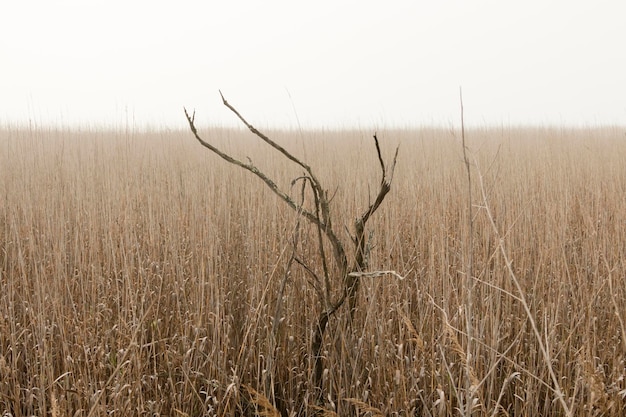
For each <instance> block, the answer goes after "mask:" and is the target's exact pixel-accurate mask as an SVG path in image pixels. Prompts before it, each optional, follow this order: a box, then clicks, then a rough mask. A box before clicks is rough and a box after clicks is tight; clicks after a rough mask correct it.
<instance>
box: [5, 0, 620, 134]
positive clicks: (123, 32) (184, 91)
mask: <svg viewBox="0 0 626 417" xmlns="http://www.w3.org/2000/svg"><path fill="white" fill-rule="evenodd" d="M459 87H462V89H463V101H464V106H465V117H466V122H467V123H468V124H474V125H501V124H505V125H509V124H519V123H522V124H527V123H532V124H541V125H543V124H573V125H581V124H582V125H596V124H607V123H610V124H622V125H626V2H625V1H623V0H614V1H609V0H594V1H591V0H588V1H578V0H568V1H565V0H558V1H550V0H527V1H503V0H497V1H496V0H490V1H487V0H465V1H463V0H440V1H432V0H429V1H421V0H420V1H416V0H412V1H409V0H407V1H400V0H388V1H384V2H383V1H380V0H378V1H363V0H361V1H341V0H333V1H330V0H318V1H314V2H313V1H312V2H306V3H305V2H299V1H294V0H291V1H287V0H265V1H252V0H239V1H227V0H222V1H199V0H182V1H159V0H150V1H147V0H123V1H122V0H106V1H99V0H80V1H79V0H57V1H55V0H20V1H17V0H16V1H3V2H2V6H1V8H0V124H6V123H24V122H28V121H29V120H30V121H33V122H36V123H38V124H61V125H75V124H81V125H91V126H93V125H104V126H108V127H116V126H120V125H123V124H125V123H133V124H134V125H136V126H138V127H143V126H146V125H150V126H154V127H182V126H184V115H183V113H182V108H183V106H186V107H188V108H190V109H193V108H195V109H196V111H197V120H198V121H199V122H200V123H201V124H203V125H208V124H217V125H236V120H235V119H234V116H233V115H232V114H230V113H229V112H228V110H227V109H226V108H225V107H223V106H222V105H221V102H220V98H219V93H218V90H219V89H221V90H222V92H223V93H224V95H225V96H226V98H227V99H228V100H229V101H230V102H231V103H232V104H234V105H235V106H236V107H237V108H238V109H239V110H240V111H241V112H242V113H243V114H244V116H246V117H247V118H248V119H249V121H251V122H252V123H253V124H257V125H259V126H280V127H291V128H293V127H297V126H298V124H300V125H302V126H303V127H310V126H316V127H346V128H348V127H369V126H424V125H432V124H436V125H444V126H448V125H457V124H458V120H459Z"/></svg>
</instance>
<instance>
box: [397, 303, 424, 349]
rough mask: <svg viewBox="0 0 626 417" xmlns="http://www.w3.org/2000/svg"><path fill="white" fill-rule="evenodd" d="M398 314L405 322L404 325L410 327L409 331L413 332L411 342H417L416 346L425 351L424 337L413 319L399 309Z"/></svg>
mask: <svg viewBox="0 0 626 417" xmlns="http://www.w3.org/2000/svg"><path fill="white" fill-rule="evenodd" d="M398 314H399V315H400V318H401V319H402V322H403V323H404V325H405V326H406V327H407V329H409V333H410V334H411V338H410V339H409V340H410V341H411V342H413V343H415V346H416V347H417V348H418V349H419V350H420V351H421V352H423V351H424V340H423V339H422V337H421V336H420V335H419V333H418V332H417V329H416V328H415V326H414V325H413V323H412V322H411V319H409V318H408V317H407V316H406V315H404V314H403V313H402V312H400V311H398Z"/></svg>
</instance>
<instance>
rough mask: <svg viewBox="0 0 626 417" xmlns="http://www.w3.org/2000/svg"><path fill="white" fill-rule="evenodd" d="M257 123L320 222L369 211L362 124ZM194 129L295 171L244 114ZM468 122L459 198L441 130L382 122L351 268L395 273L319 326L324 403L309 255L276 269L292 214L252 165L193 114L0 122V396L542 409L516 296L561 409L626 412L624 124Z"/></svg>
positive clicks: (356, 410)
mask: <svg viewBox="0 0 626 417" xmlns="http://www.w3.org/2000/svg"><path fill="white" fill-rule="evenodd" d="M269 133H270V134H271V135H272V138H273V139H275V140H276V141H277V142H279V143H281V144H283V145H285V146H286V147H289V149H290V150H292V151H293V153H294V154H296V155H297V156H299V157H301V158H302V159H303V160H305V161H307V162H308V163H309V164H310V165H311V166H312V167H314V169H315V170H316V171H317V172H318V173H319V176H320V177H322V178H320V180H322V181H323V182H324V183H325V184H335V185H336V186H337V190H336V195H335V198H334V199H333V208H332V210H333V215H334V216H335V221H336V222H341V223H344V224H346V225H349V224H351V223H352V221H353V219H351V218H350V215H351V214H352V213H358V212H360V211H361V210H362V209H363V208H365V207H367V205H368V203H369V202H370V201H369V200H368V198H371V197H373V196H371V195H370V194H371V193H373V192H375V191H374V190H375V189H376V185H377V184H378V181H379V180H380V178H379V175H380V173H379V171H378V165H377V163H378V162H377V160H376V154H375V152H373V151H372V146H373V145H372V142H371V133H372V132H360V131H313V132H285V131H274V132H269ZM202 134H203V136H204V137H205V138H207V139H210V140H212V141H216V142H217V143H219V144H220V145H221V146H222V147H224V148H225V149H226V150H228V151H229V152H232V153H234V154H236V155H239V156H241V157H242V158H245V157H246V156H249V157H251V158H252V159H253V161H254V162H255V164H256V165H258V166H259V167H262V168H263V169H264V170H266V172H267V173H268V174H271V176H272V177H273V178H278V179H279V181H281V184H280V185H281V186H283V187H284V188H287V189H288V188H289V186H290V182H291V180H292V179H293V178H295V177H297V176H299V175H300V174H301V173H300V172H298V171H297V170H294V169H292V168H291V167H289V166H288V165H287V164H285V163H284V161H283V160H282V159H281V158H280V157H278V156H277V155H275V154H273V153H272V152H271V151H269V150H267V149H266V148H265V147H263V146H261V144H260V143H259V142H258V141H257V140H256V138H255V137H254V136H252V135H251V134H250V133H248V132H245V131H243V130H221V129H211V130H207V131H205V132H202ZM466 134H467V136H466V140H467V145H468V149H469V151H470V154H471V157H472V160H473V164H472V167H471V169H472V170H473V171H472V172H473V173H475V175H474V176H473V178H479V177H480V178H481V179H482V181H483V185H484V192H485V198H484V199H483V198H482V197H481V196H482V194H481V191H483V190H481V188H480V184H479V183H478V181H475V182H474V183H473V184H472V187H474V192H473V193H472V196H473V200H474V201H468V198H469V197H468V196H469V193H468V184H467V173H466V171H465V165H464V160H463V152H462V147H461V145H460V137H459V135H458V133H455V132H452V131H446V130H441V129H422V130H394V131H391V130H390V131H379V132H378V137H379V138H380V139H381V145H382V147H383V153H385V152H386V153H387V154H390V153H391V152H392V150H393V147H394V146H395V145H396V144H397V143H398V142H400V143H401V151H400V158H399V160H398V166H397V168H396V174H395V177H394V183H393V185H392V191H391V193H390V194H389V195H388V197H387V200H386V201H385V203H384V205H383V206H381V208H380V210H379V212H377V213H376V216H375V218H373V219H372V221H371V226H372V237H373V240H372V252H371V259H370V265H371V267H372V269H381V270H395V271H397V272H398V273H400V274H401V275H403V276H404V278H405V279H404V280H399V279H396V278H395V277H393V276H385V277H378V278H362V285H361V288H362V289H361V293H360V299H359V303H358V312H357V314H356V316H355V321H354V323H353V324H352V327H351V328H350V329H351V330H350V331H349V332H346V331H340V330H341V329H346V327H345V326H332V327H331V328H330V329H331V330H329V332H328V334H327V336H326V339H325V356H326V363H327V370H326V371H325V372H324V384H325V389H326V392H327V393H328V396H327V398H325V404H324V407H320V406H319V404H315V403H313V399H314V395H313V393H312V392H311V391H310V389H311V388H312V386H311V380H310V371H311V369H310V368H311V366H312V360H311V358H310V357H309V356H308V355H309V354H310V352H309V351H308V347H309V346H310V340H311V338H312V337H313V332H314V329H313V328H312V323H314V318H315V317H316V316H317V313H318V312H319V311H318V310H319V308H320V306H319V305H317V304H316V299H317V298H316V295H315V290H314V289H313V288H312V286H311V285H310V284H309V282H308V276H307V273H306V272H305V271H304V270H302V269H301V268H300V269H299V268H298V267H295V266H294V267H292V268H291V270H290V271H285V267H286V264H287V261H288V259H287V257H288V256H287V254H288V253H289V251H290V250H291V245H292V241H291V235H292V232H293V230H294V226H295V223H296V221H297V218H296V214H295V212H293V211H292V210H290V209H288V208H287V207H285V206H283V205H282V204H281V201H279V200H278V199H277V198H276V197H275V196H274V195H273V194H272V193H271V192H270V191H269V190H267V189H266V188H264V186H263V184H262V183H261V182H260V181H259V180H257V179H256V178H254V177H252V176H250V175H248V174H247V173H245V172H242V171H240V170H238V169H237V168H235V167H232V166H229V165H227V164H226V163H224V162H223V161H221V160H219V159H218V158H217V157H215V156H214V155H212V154H210V153H208V152H205V151H204V150H203V149H202V148H201V147H200V146H199V145H198V144H197V143H196V142H195V140H194V139H193V138H192V137H191V135H190V133H188V132H177V131H172V132H168V131H154V132H128V131H127V132H118V131H114V130H111V131H104V130H83V131H78V130H75V131H70V130H62V129H43V128H41V129H21V128H11V127H5V128H3V129H2V130H0V412H2V413H4V412H6V413H11V414H12V415H13V416H15V417H21V416H30V415H53V416H57V415H59V416H61V415H63V416H64V415H71V416H74V415H76V416H79V415H82V416H87V415H92V416H95V415H97V416H103V415H107V414H115V415H124V416H126V415H145V414H148V413H149V414H154V415H181V416H184V415H187V416H197V415H207V416H209V415H233V416H234V415H242V414H243V415H254V413H258V414H260V415H275V414H276V413H278V412H281V413H283V414H284V415H307V414H309V415H312V414H313V413H318V414H320V415H322V414H326V415H342V416H343V415H357V414H360V415H365V414H367V413H370V414H371V413H374V414H386V415H420V416H421V415H427V416H446V415H459V414H460V413H464V414H467V413H468V412H469V413H471V414H472V415H477V416H479V415H480V416H482V415H484V416H496V415H515V416H522V415H543V416H561V415H564V413H565V411H564V408H563V407H562V406H561V405H560V404H559V403H558V401H557V400H556V399H557V395H556V392H555V386H554V383H553V380H552V379H551V376H550V370H549V368H548V366H547V364H546V361H545V358H544V357H543V356H542V353H541V349H540V345H539V343H538V339H537V338H536V335H535V334H534V333H533V329H532V326H531V323H530V319H529V316H528V314H527V313H526V311H525V309H524V306H523V302H522V301H525V302H526V303H527V306H528V308H529V311H530V317H531V318H532V320H534V322H535V324H536V326H537V330H538V332H539V334H540V335H541V344H543V345H544V346H545V348H546V350H547V353H548V354H549V357H550V362H549V363H550V366H551V368H552V371H553V372H554V374H555V375H556V377H557V378H558V382H559V385H560V387H559V389H560V390H562V392H563V397H564V401H565V403H566V404H567V407H568V409H569V410H571V412H572V415H576V416H583V415H584V416H587V415H609V416H610V415H613V416H618V415H623V414H624V413H625V412H626V408H625V407H626V402H625V400H624V397H625V396H626V381H625V380H624V378H625V376H626V364H625V362H624V358H625V354H626V328H625V325H624V322H625V321H626V286H625V285H624V281H623V280H624V276H626V268H625V259H626V180H625V178H626V164H624V161H626V137H625V136H624V130H623V129H619V128H593V129H592V128H589V129H565V128H562V129H561V128H524V129H522V128H511V129H474V130H469V131H468V132H466ZM364 172H365V173H370V174H371V175H370V176H369V178H363V175H362V174H363V173H364ZM366 176H367V175H366ZM296 192H297V190H294V193H296ZM331 192H334V190H332V191H331ZM468 203H471V204H473V211H474V216H473V218H472V229H471V230H472V232H473V236H472V239H471V240H468V239H467V238H466V236H467V234H468V230H469V226H470V225H469V224H468V223H469V220H468V212H467V210H468V209H469V204H468ZM487 206H488V208H489V211H487V210H486V207H487ZM488 214H490V215H491V218H490V217H489V216H488ZM491 220H493V225H495V226H496V228H497V230H498V231H499V232H500V235H501V236H500V238H501V240H500V239H499V238H498V236H497V235H496V234H495V233H494V229H493V227H492V226H493V225H492V224H491ZM341 223H340V224H341ZM342 238H345V239H346V241H347V239H349V238H348V236H347V234H346V235H345V236H342ZM501 242H503V245H504V247H505V248H506V254H507V256H508V258H509V259H510V261H511V263H512V264H511V266H512V270H513V271H514V273H515V276H516V277H517V279H518V281H519V284H520V286H521V289H522V291H523V299H522V297H521V296H520V293H519V291H518V290H517V289H516V287H515V285H514V282H512V280H511V279H510V274H509V272H508V270H507V264H506V263H505V260H504V257H503V256H502V253H501V252H500V243H501ZM468 245H471V247H468ZM299 248H300V249H299V252H300V256H301V257H303V258H306V256H307V253H310V254H312V253H314V252H315V238H314V235H313V234H310V235H309V234H307V233H306V232H303V234H302V238H301V242H300V247H299ZM470 254H471V259H472V264H473V268H472V270H473V276H472V277H468V276H467V271H468V268H467V263H468V262H469V259H468V257H469V255H470ZM312 267H313V268H318V270H319V268H321V266H320V265H312ZM287 273H288V275H285V274H287ZM284 277H287V281H286V285H285V288H284V291H283V292H282V297H281V298H280V299H279V295H280V294H281V285H282V282H283V279H284ZM468 285H473V287H472V292H471V293H472V295H473V298H472V302H471V303H467V299H466V294H467V291H466V290H467V286H468ZM279 303H280V305H281V308H280V310H277V308H276V306H277V304H279ZM276 311H280V312H281V317H278V318H277V319H278V320H274V317H273V314H274V313H275V312H276ZM344 319H345V312H344V313H341V312H340V313H339V314H338V315H337V317H335V318H333V320H339V321H340V320H344ZM468 326H469V328H468ZM470 335H471V338H468V336H470ZM272 337H274V339H272ZM272 340H273V341H272ZM268 373H271V378H269V376H268ZM268 381H271V383H269V384H268ZM467 381H470V382H471V383H470V384H468V383H467ZM468 410H469V411H468Z"/></svg>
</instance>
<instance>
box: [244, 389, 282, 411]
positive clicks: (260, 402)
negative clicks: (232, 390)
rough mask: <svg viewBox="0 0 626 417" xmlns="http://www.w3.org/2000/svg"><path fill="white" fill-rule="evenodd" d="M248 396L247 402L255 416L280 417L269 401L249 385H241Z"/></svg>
mask: <svg viewBox="0 0 626 417" xmlns="http://www.w3.org/2000/svg"><path fill="white" fill-rule="evenodd" d="M242 386H243V387H244V389H245V390H246V392H247V393H248V396H249V397H250V398H249V399H248V400H249V402H250V403H251V404H252V405H253V406H254V408H255V410H256V415H257V416H261V417H281V416H280V412H279V411H278V410H277V409H276V407H274V405H272V403H271V402H270V400H269V399H268V398H267V397H266V396H265V395H263V394H261V393H260V392H259V391H257V390H255V389H254V388H252V387H251V386H250V385H247V384H242Z"/></svg>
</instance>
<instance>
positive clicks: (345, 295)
mask: <svg viewBox="0 0 626 417" xmlns="http://www.w3.org/2000/svg"><path fill="white" fill-rule="evenodd" d="M220 96H221V98H222V102H223V104H224V106H226V107H227V108H228V109H229V110H230V111H232V112H233V113H234V114H235V115H236V116H237V118H239V120H241V122H242V123H243V124H244V125H245V126H246V127H247V128H248V130H250V132H252V133H253V134H254V135H256V136H257V137H258V138H260V139H261V140H262V141H263V142H265V143H266V144H268V145H269V146H271V147H272V148H273V149H274V150H276V151H278V152H279V153H280V154H281V155H283V156H284V157H285V158H287V159H288V160H289V161H291V162H293V163H295V164H296V165H298V166H299V167H301V168H302V169H304V171H305V173H304V174H303V176H301V177H298V178H296V179H295V180H294V181H292V185H293V184H294V183H295V182H296V181H300V180H302V181H303V187H302V190H303V192H304V189H305V186H306V185H308V186H309V187H310V189H311V192H312V195H313V205H314V208H313V209H309V210H307V209H305V208H304V199H303V198H302V202H299V203H298V202H296V201H294V199H293V198H292V197H291V196H290V195H289V194H288V193H287V192H285V191H284V190H282V189H281V188H280V187H279V186H278V185H277V184H276V182H275V181H274V180H272V179H271V178H270V177H269V176H268V175H266V174H265V173H264V172H263V171H261V170H259V169H258V168H257V167H256V166H255V165H254V164H253V163H252V161H251V160H249V159H248V162H244V161H241V160H239V159H237V158H234V157H233V156H231V155H229V154H227V153H226V152H223V151H222V150H220V149H219V148H217V147H216V146H215V145H213V144H211V143H209V142H207V141H205V140H204V139H202V137H201V136H200V135H199V134H198V130H197V128H196V125H195V112H194V113H193V114H191V115H189V113H188V112H187V109H185V117H186V118H187V122H188V123H189V128H190V129H191V132H192V133H193V135H194V136H195V138H196V139H197V140H198V142H199V143H200V144H201V145H202V146H204V147H205V148H207V149H209V150H210V151H211V152H213V153H215V154H217V155H218V156H219V157H221V158H222V159H224V160H225V161H227V162H229V163H231V164H233V165H235V166H238V167H240V168H242V169H245V170H246V171H249V172H251V173H253V174H254V175H256V176H257V177H259V178H260V179H261V180H262V181H263V182H264V183H265V184H266V185H267V186H268V187H269V189H270V190H272V192H273V193H274V194H276V195H277V196H278V197H279V198H280V199H281V200H283V201H284V202H285V203H286V204H287V205H288V206H289V207H291V208H292V209H293V210H295V211H296V212H297V213H298V214H299V215H301V216H303V217H304V218H305V219H307V220H308V221H309V222H310V223H311V224H312V225H313V226H314V227H316V228H317V234H318V236H317V237H318V242H317V243H318V248H317V250H318V255H319V256H320V258H321V262H322V269H323V273H324V276H323V280H322V279H320V277H319V276H318V275H317V274H316V273H315V271H314V270H313V269H311V268H310V267H308V266H307V265H306V264H305V263H304V262H303V261H302V260H300V259H299V258H298V257H297V256H295V254H294V256H293V260H294V261H295V262H297V263H298V264H300V265H301V266H303V267H304V269H305V271H306V272H307V273H308V274H309V275H310V276H311V277H312V278H313V279H312V281H310V282H311V283H312V286H313V288H314V289H315V291H316V293H317V294H318V297H319V299H320V305H321V312H320V314H319V316H318V319H317V323H316V326H315V334H314V336H313V340H312V345H311V350H312V352H311V353H312V356H313V358H314V361H315V363H314V371H313V382H314V384H315V386H316V387H317V388H318V390H319V394H320V398H321V394H322V383H321V381H322V371H323V365H322V360H323V358H322V355H321V351H322V345H323V338H324V333H325V331H326V328H327V325H328V321H329V319H330V318H331V316H332V315H333V314H334V313H335V312H336V311H337V310H338V309H339V308H340V307H341V306H342V305H343V304H344V302H345V301H346V299H349V300H350V303H349V304H350V317H352V314H353V312H354V310H355V303H356V294H357V291H358V284H359V280H360V278H362V277H365V276H370V275H368V274H365V273H364V271H365V269H366V267H367V265H366V264H367V262H366V250H365V238H364V236H365V225H366V223H367V221H368V220H369V218H370V217H371V216H372V214H374V213H375V212H376V210H377V209H378V208H379V207H380V205H381V203H382V202H383V200H384V199H385V196H386V195H387V193H388V192H389V190H390V189H391V181H392V179H393V172H394V169H395V166H396V160H397V157H398V148H396V152H395V155H394V157H393V161H392V163H391V166H389V167H387V166H385V162H384V160H383V157H382V154H381V150H380V144H379V142H378V137H377V136H376V134H374V143H375V145H376V152H377V155H378V161H379V163H380V169H381V172H382V175H381V182H380V188H379V190H378V193H377V195H376V198H375V200H374V202H373V203H371V204H370V205H369V206H368V208H367V209H366V210H365V211H364V212H363V213H362V214H361V215H360V216H359V217H358V218H356V220H355V223H354V228H355V236H354V237H353V243H354V245H355V252H354V258H352V259H354V264H352V265H351V266H349V265H348V257H347V256H346V253H345V250H344V247H343V244H342V242H341V241H340V240H339V238H338V237H337V234H336V233H335V231H334V229H333V224H332V219H331V213H330V201H331V200H332V197H331V198H330V199H329V197H328V192H327V191H326V190H325V189H324V188H323V187H322V184H321V183H320V182H319V180H318V179H317V177H316V176H315V175H314V173H313V170H312V169H311V167H310V166H309V165H307V164H305V163H304V162H302V161H301V160H300V159H299V158H297V157H296V156H294V155H293V154H292V153H290V152H289V151H288V150H286V149H285V148H283V147H282V146H280V145H279V144H277V143H276V142H274V141H273V140H271V139H270V138H269V137H267V136H266V135H265V134H263V133H262V132H260V131H259V130H258V129H256V128H255V127H254V126H252V125H251V124H250V123H248V121H247V120H246V119H245V118H244V117H243V116H242V115H241V114H240V113H239V111H237V109H236V108H235V107H233V106H232V105H231V104H230V103H228V101H227V100H226V99H225V98H224V95H223V94H222V92H221V91H220ZM324 236H325V237H326V239H328V242H329V243H330V246H331V248H332V252H333V256H334V258H335V265H336V267H337V268H338V274H337V275H335V276H336V277H337V278H339V279H336V280H331V273H330V266H331V264H329V263H328V262H327V259H326V253H325V250H324V242H323V237H324ZM382 273H385V274H388V273H391V274H393V271H384V272H382ZM333 275H334V274H333ZM372 276H378V274H375V275H372ZM333 282H340V283H341V287H342V288H341V290H340V291H339V292H338V294H337V291H336V289H334V290H333V288H332V287H333V285H332V284H333ZM333 294H336V295H337V298H336V299H335V300H332V296H333Z"/></svg>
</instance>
